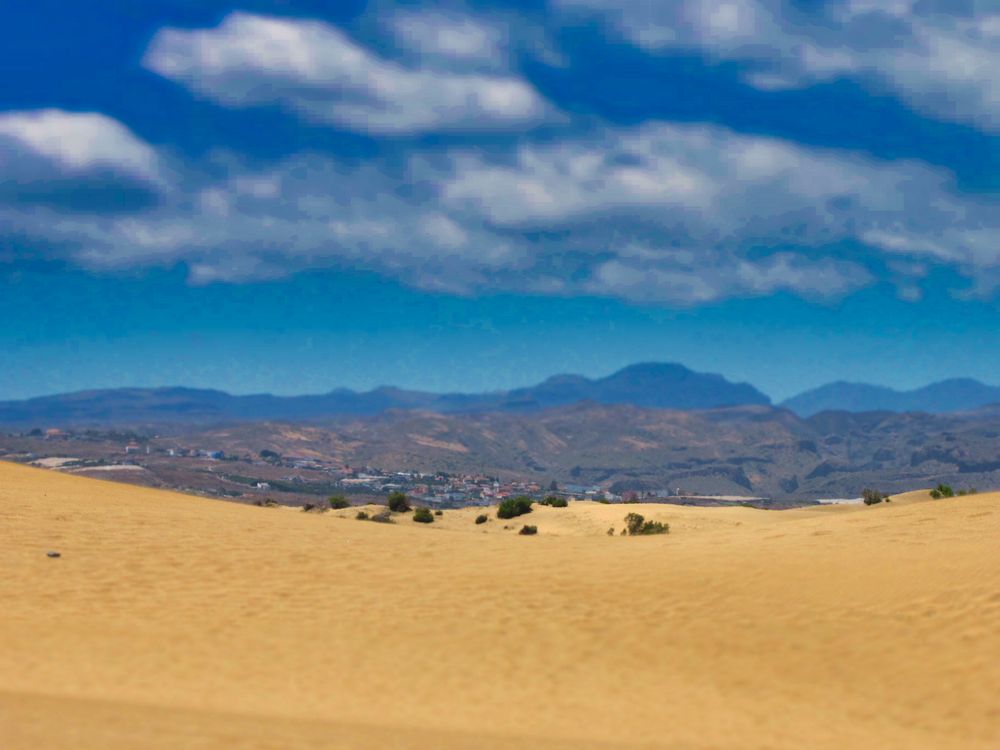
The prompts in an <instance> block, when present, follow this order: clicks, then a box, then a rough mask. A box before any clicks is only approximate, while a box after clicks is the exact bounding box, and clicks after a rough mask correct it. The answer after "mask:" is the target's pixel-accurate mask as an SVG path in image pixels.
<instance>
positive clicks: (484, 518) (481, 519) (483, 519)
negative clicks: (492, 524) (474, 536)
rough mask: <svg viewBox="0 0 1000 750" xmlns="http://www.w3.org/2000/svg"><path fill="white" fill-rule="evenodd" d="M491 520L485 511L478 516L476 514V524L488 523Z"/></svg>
mask: <svg viewBox="0 0 1000 750" xmlns="http://www.w3.org/2000/svg"><path fill="white" fill-rule="evenodd" d="M489 520H490V517H489V516H488V515H486V514H485V513H480V514H479V515H478V516H476V526H479V525H480V524H483V523H486V522H487V521H489Z"/></svg>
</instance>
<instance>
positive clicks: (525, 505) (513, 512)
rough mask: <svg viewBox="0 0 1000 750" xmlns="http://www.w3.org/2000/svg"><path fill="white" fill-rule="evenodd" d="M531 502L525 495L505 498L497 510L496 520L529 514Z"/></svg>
mask: <svg viewBox="0 0 1000 750" xmlns="http://www.w3.org/2000/svg"><path fill="white" fill-rule="evenodd" d="M532 502H533V501H532V499H531V498H530V497H528V496H527V495H520V496H518V497H511V498H507V499H506V500H504V501H503V502H502V503H500V507H498V508H497V518H517V517H518V516H523V515H524V514H525V513H531V504H532Z"/></svg>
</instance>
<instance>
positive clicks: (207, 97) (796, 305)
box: [0, 0, 1000, 399]
mask: <svg viewBox="0 0 1000 750" xmlns="http://www.w3.org/2000/svg"><path fill="white" fill-rule="evenodd" d="M331 7H335V8H336V10H333V11H331ZM0 41H2V44H0V69H2V70H3V71H4V77H5V80H4V86H3V87H0V315H2V319H3V320H4V322H5V325H4V326H3V327H2V328H0V348H2V351H3V352H4V354H3V359H2V363H0V399H3V398H21V397H27V396H33V395H40V394H43V393H49V392H54V391H65V390H76V389H81V388H92V387H111V386H122V385H165V384H182V385H192V386H205V387H217V388H222V389H226V390H230V391H233V392H256V391H273V392H277V393H301V392H317V391H325V390H328V389H331V388H333V387H337V386H349V387H354V388H368V387H373V386H376V385H379V384H383V383H391V384H396V385H401V386H406V387H415V388H427V389H434V390H482V389H493V388H507V387H512V386H518V385H525V384H528V383H532V382H535V381H537V380H540V379H541V378H543V377H545V376H547V375H550V374H553V373H556V372H567V371H572V372H581V373H584V374H588V375H602V374H606V373H609V372H611V371H613V370H615V369H617V368H619V367H621V366H624V365H626V364H629V363H631V362H635V361H644V360H669V361H680V362H683V363H685V364H687V365H688V366H690V367H693V368H695V369H701V370H709V371H714V372H721V373H723V374H725V375H726V376H728V377H730V378H732V379H736V380H748V381H750V382H753V383H754V384H755V385H757V386H758V387H760V388H761V389H763V390H764V391H765V392H767V393H768V394H770V395H772V396H774V397H776V398H779V399H780V398H784V397H787V396H790V395H793V394H794V393H796V392H798V391H800V390H802V389H805V388H808V387H812V386H815V385H819V384H822V383H825V382H828V381H830V380H835V379H849V380H862V381H869V382H876V383H884V384H888V385H894V386H900V387H912V386H917V385H921V384H924V383H926V382H929V381H931V380H935V379H940V378H943V377H948V376H956V375H969V376H973V377H978V378H980V379H982V380H984V381H987V382H993V383H1000V376H998V375H996V374H995V372H996V370H997V367H998V365H1000V333H998V331H1000V305H998V301H1000V211H998V206H997V193H998V189H1000V151H998V142H1000V139H998V133H1000V84H998V82H997V76H996V71H997V70H998V69H1000V8H998V7H997V6H996V4H995V3H993V2H975V0H971V1H969V2H963V1H962V0H949V2H935V1H933V0H931V1H926V0H884V1H880V2H874V1H873V0H828V1H827V2H821V1H819V0H797V1H795V0H784V1H783V2H779V0H676V1H674V2H660V3H649V2H639V1H638V0H535V1H532V2H512V1H511V2H501V1H500V0H494V1H493V2H487V1H485V0H483V1H480V2H472V1H471V0H470V2H464V3H462V2H452V1H449V0H442V1H441V2H402V1H399V2H360V1H359V2H338V3H326V2H294V1H293V0H286V1H285V2H281V1H279V0H257V1H248V2H244V3H232V2H214V1H211V2H209V1H205V0H198V1H197V2H196V1H195V0H172V1H168V0H148V1H147V2H143V3H132V2H126V1H125V0H119V1H117V2H115V1H112V0H108V1H107V2H103V3H97V4H92V3H88V4H82V3H66V2H65V1H63V2H55V1H54V0H35V1H34V2H32V3H17V4H10V3H8V4H6V5H5V7H3V8H2V9H0Z"/></svg>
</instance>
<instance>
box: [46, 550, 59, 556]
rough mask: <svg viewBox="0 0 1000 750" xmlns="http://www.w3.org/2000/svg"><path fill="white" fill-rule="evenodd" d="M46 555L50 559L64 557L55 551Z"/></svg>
mask: <svg viewBox="0 0 1000 750" xmlns="http://www.w3.org/2000/svg"><path fill="white" fill-rule="evenodd" d="M45 554H46V555H48V556H49V557H62V553H60V552H55V551H49V552H46V553H45Z"/></svg>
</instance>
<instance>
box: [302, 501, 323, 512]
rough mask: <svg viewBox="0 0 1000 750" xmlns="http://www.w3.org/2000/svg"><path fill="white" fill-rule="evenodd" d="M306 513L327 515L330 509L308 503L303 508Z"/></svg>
mask: <svg viewBox="0 0 1000 750" xmlns="http://www.w3.org/2000/svg"><path fill="white" fill-rule="evenodd" d="M302 510H303V511H304V512H305V513H326V512H327V510H329V508H324V507H323V506H322V505H320V504H319V503H306V504H305V505H303V506H302Z"/></svg>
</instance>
